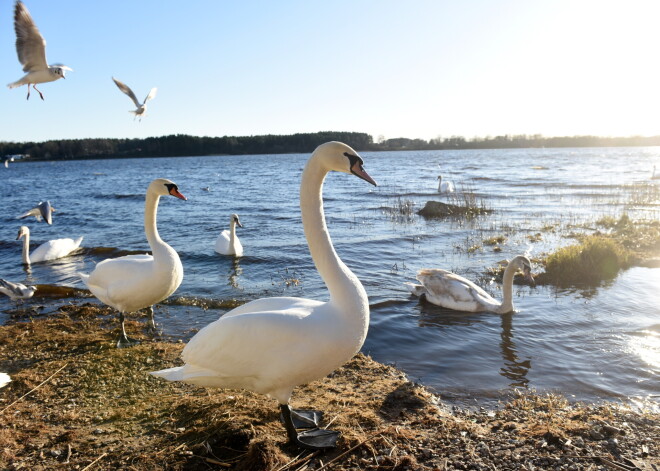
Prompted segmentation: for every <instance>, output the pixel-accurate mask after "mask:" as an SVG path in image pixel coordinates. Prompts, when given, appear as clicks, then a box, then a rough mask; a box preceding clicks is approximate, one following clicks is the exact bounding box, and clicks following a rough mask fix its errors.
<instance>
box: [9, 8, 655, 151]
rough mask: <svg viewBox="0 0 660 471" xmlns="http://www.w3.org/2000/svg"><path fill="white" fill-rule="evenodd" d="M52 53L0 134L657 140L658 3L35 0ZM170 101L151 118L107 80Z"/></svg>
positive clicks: (16, 94)
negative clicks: (54, 76) (62, 67)
mask: <svg viewBox="0 0 660 471" xmlns="http://www.w3.org/2000/svg"><path fill="white" fill-rule="evenodd" d="M25 4H26V6H27V7H28V9H29V10H30V12H31V14H32V17H33V19H34V21H35V22H36V24H37V26H38V27H39V29H40V30H41V33H42V34H43V36H44V37H45V38H46V40H47V42H48V45H47V49H46V53H47V59H48V61H49V63H56V62H61V63H64V64H66V65H68V66H70V67H72V68H73V69H74V72H69V73H68V74H67V78H66V80H59V81H57V82H53V83H48V84H42V85H41V86H40V87H39V88H40V90H42V92H43V93H44V95H45V98H46V100H45V101H44V102H42V101H41V100H40V99H39V97H38V94H36V93H33V94H32V96H31V97H30V100H29V101H26V100H25V95H26V93H27V91H26V89H25V87H21V88H18V89H13V90H9V89H7V88H6V87H5V85H6V84H7V83H10V82H13V81H15V80H17V79H19V78H20V77H21V76H22V75H23V74H22V72H21V67H20V64H19V63H18V59H17V57H16V51H15V47H14V41H15V37H14V28H13V6H14V2H13V0H0V63H2V64H3V67H2V76H3V78H2V80H4V81H0V84H2V88H1V89H0V110H1V113H0V140H10V141H26V140H35V141H42V140H47V139H58V138H83V137H148V136H160V135H164V134H175V133H185V134H193V135H206V136H223V135H256V134H291V133H296V132H316V131H326V130H336V131H362V132H367V133H370V134H372V135H373V136H374V138H375V139H377V138H378V136H379V135H383V136H384V137H386V138H393V137H401V136H405V137H412V138H415V137H420V138H424V139H429V138H432V137H436V136H438V135H442V136H449V135H462V136H466V137H471V136H476V135H478V136H486V135H498V134H523V133H527V134H534V133H541V134H544V135H548V136H550V135H576V134H597V135H634V134H642V135H655V134H660V66H659V65H658V64H660V57H659V56H660V54H659V52H658V47H659V46H660V28H659V27H658V26H657V23H658V21H659V18H660V3H659V2H657V1H655V0H653V1H651V0H649V1H634V0H632V1H619V2H610V1H596V0H583V1H569V0H552V1H550V0H548V1H542V0H541V1H529V0H501V1H495V0H493V1H486V0H466V1H458V0H456V1H439V0H438V1H415V0H411V1H405V2H403V1H389V0H364V1H360V0H351V1H344V0H341V1H328V2H319V1H309V0H308V1H285V0H282V1H260V2H257V1H235V2H228V1H220V0H187V1H174V0H138V1H128V0H113V1H103V0H98V1H89V0H25ZM113 75H114V76H115V77H117V78H118V79H120V80H122V81H124V82H125V83H126V84H127V85H129V86H130V87H131V88H132V89H133V90H134V91H135V93H136V95H137V96H138V98H140V99H143V98H144V97H145V96H146V95H147V93H148V92H149V90H150V89H151V87H154V86H157V87H158V96H157V97H156V99H155V100H153V101H151V102H150V103H149V112H148V114H149V115H148V116H147V117H146V118H144V119H143V120H142V122H141V123H138V122H137V121H135V122H134V121H133V118H132V115H130V114H129V113H128V110H129V109H132V103H131V102H130V100H129V99H128V97H126V96H125V95H123V94H122V93H121V92H120V91H119V90H118V89H117V88H116V87H115V85H114V84H113V83H112V81H111V76H113Z"/></svg>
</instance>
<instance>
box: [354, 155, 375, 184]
mask: <svg viewBox="0 0 660 471" xmlns="http://www.w3.org/2000/svg"><path fill="white" fill-rule="evenodd" d="M351 173H352V174H353V175H355V176H356V177H359V178H361V179H362V180H364V181H366V182H369V183H371V184H372V185H373V186H378V183H376V182H375V181H374V179H373V178H371V177H370V176H369V174H368V173H367V172H366V171H365V170H364V167H362V165H361V164H360V162H359V161H356V162H355V163H354V164H353V166H352V167H351Z"/></svg>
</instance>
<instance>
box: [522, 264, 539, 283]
mask: <svg viewBox="0 0 660 471" xmlns="http://www.w3.org/2000/svg"><path fill="white" fill-rule="evenodd" d="M523 275H524V278H525V280H526V281H527V282H528V283H529V284H530V285H531V286H536V281H534V275H532V270H531V268H529V267H525V268H523Z"/></svg>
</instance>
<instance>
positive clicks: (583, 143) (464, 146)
mask: <svg viewBox="0 0 660 471" xmlns="http://www.w3.org/2000/svg"><path fill="white" fill-rule="evenodd" d="M328 141H342V142H345V143H346V144H348V145H350V146H351V147H353V148H354V149H356V150H358V151H380V152H389V151H419V150H493V149H537V148H549V149H557V148H599V147H652V146H660V135H659V136H632V137H598V136H572V137H544V136H541V135H531V136H530V135H504V136H495V137H484V138H481V137H475V138H471V139H466V138H464V137H460V136H451V137H446V138H442V137H438V138H435V139H430V140H428V141H426V140H424V139H409V138H395V139H384V138H382V137H380V138H379V139H378V142H374V140H373V137H372V136H371V135H369V134H366V133H360V132H338V131H327V132H317V133H304V134H291V135H262V136H238V137H237V136H223V137H208V136H190V135H186V134H175V135H168V136H160V137H148V138H143V139H122V138H112V139H111V138H88V139H60V140H50V141H44V142H23V143H16V142H6V141H0V157H2V156H11V155H27V156H29V157H27V158H26V159H25V160H29V161H57V160H93V159H122V158H144V157H206V156H233V155H260V154H297V153H310V152H312V151H313V150H314V148H316V146H318V145H319V144H322V143H324V142H328Z"/></svg>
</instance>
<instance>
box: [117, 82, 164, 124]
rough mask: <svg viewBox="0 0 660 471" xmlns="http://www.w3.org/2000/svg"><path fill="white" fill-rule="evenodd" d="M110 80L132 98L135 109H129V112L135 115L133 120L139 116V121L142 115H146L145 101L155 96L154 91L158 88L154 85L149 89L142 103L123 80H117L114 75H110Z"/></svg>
mask: <svg viewBox="0 0 660 471" xmlns="http://www.w3.org/2000/svg"><path fill="white" fill-rule="evenodd" d="M112 80H113V81H114V82H115V85H117V87H118V88H119V90H121V91H122V92H124V93H125V94H126V95H128V97H129V98H130V99H131V100H133V103H135V107H136V109H135V110H130V111H129V113H133V114H134V115H135V116H134V117H133V120H135V118H138V117H139V118H140V121H142V117H143V116H146V115H147V102H148V101H149V100H151V99H152V98H156V92H157V91H158V89H157V88H156V87H154V88H152V89H151V91H150V92H149V94H148V95H147V97H146V98H145V99H144V101H143V102H142V103H140V102H139V101H138V99H137V97H136V96H135V93H133V90H131V89H130V88H129V86H128V85H126V84H125V83H123V82H120V81H119V80H117V79H116V78H114V77H112Z"/></svg>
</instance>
